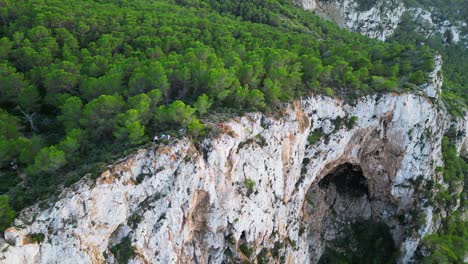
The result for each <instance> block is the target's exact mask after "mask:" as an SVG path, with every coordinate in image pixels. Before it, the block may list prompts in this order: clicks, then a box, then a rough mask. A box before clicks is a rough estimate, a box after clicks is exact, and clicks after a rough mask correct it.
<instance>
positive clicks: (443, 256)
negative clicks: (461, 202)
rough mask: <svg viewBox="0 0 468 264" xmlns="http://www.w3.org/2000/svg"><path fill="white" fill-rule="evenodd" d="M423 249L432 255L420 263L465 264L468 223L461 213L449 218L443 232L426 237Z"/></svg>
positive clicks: (467, 244) (425, 257) (467, 247)
mask: <svg viewBox="0 0 468 264" xmlns="http://www.w3.org/2000/svg"><path fill="white" fill-rule="evenodd" d="M422 247H423V248H425V250H427V251H429V252H430V253H429V254H428V255H427V256H424V257H422V258H421V260H420V263H454V264H455V263H463V261H464V259H465V254H466V252H467V251H468V222H467V221H463V220H462V219H461V216H460V214H459V213H456V214H454V215H452V216H448V219H445V223H444V227H443V229H442V230H441V231H439V232H438V233H436V234H430V235H427V236H426V237H424V239H423V243H422Z"/></svg>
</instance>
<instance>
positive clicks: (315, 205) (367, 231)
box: [304, 163, 397, 263]
mask: <svg viewBox="0 0 468 264" xmlns="http://www.w3.org/2000/svg"><path fill="white" fill-rule="evenodd" d="M375 180H379V179H378V178H376V177H372V175H366V174H365V173H364V172H363V169H362V168H361V167H360V166H359V165H356V164H352V163H343V164H340V165H338V166H336V167H335V168H334V169H333V170H332V171H331V172H328V173H327V174H326V175H325V176H323V177H321V178H319V181H318V182H316V183H314V184H312V185H311V187H310V188H309V189H308V190H307V193H306V201H305V203H304V212H305V222H306V223H307V229H308V234H309V235H308V236H309V241H310V245H311V246H310V251H311V253H312V254H311V256H312V262H314V263H317V262H318V263H341V262H343V261H344V262H343V263H383V262H382V261H383V260H384V259H390V260H393V257H394V256H395V252H396V248H397V245H396V244H395V242H394V239H393V237H392V231H391V228H390V226H388V225H387V223H386V219H384V218H383V217H382V216H383V215H384V214H382V213H381V212H382V211H386V212H391V211H392V210H393V205H392V204H391V203H387V202H386V201H383V200H382V199H381V198H380V197H379V195H377V197H375V196H374V195H375V194H373V193H372V189H371V188H369V186H371V184H373V183H374V184H375V182H373V181H375ZM314 256H316V257H317V258H315V257H314Z"/></svg>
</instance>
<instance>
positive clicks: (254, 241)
mask: <svg viewBox="0 0 468 264" xmlns="http://www.w3.org/2000/svg"><path fill="white" fill-rule="evenodd" d="M353 116H355V117H357V120H356V119H355V118H353V120H354V121H355V124H351V123H352V122H350V120H351V119H352V117H353ZM449 125H450V122H449V120H448V115H447V113H446V112H445V111H444V110H443V109H442V108H441V107H440V106H438V105H436V104H434V103H433V100H429V99H427V98H426V97H422V96H417V95H410V94H405V95H394V94H388V95H379V96H369V97H364V98H361V99H359V100H358V101H356V102H355V104H354V105H349V104H345V103H344V102H343V101H341V100H339V99H333V98H329V97H321V96H316V97H310V98H307V99H304V100H301V101H297V102H296V103H294V104H292V105H291V106H290V107H289V108H287V109H286V110H285V111H284V113H282V117H281V118H278V119H273V118H268V117H265V116H263V115H260V114H249V115H247V116H245V117H242V118H237V119H234V120H232V121H230V122H228V123H226V124H225V125H224V128H223V130H224V133H222V134H221V135H220V136H219V138H216V139H207V140H205V141H204V142H203V143H202V144H201V146H199V147H198V148H197V147H195V146H194V145H193V144H192V143H190V141H189V140H186V139H180V140H176V141H173V142H172V143H170V144H169V145H155V146H154V147H150V148H147V149H142V150H140V151H138V152H137V153H136V154H135V155H133V156H130V157H128V158H126V159H125V160H123V161H121V162H119V163H117V164H115V165H112V166H109V169H108V170H107V171H106V172H104V173H103V174H102V175H101V176H100V177H99V178H98V179H97V181H96V182H94V181H92V180H88V179H86V178H85V179H83V180H81V181H80V182H79V183H77V184H75V185H74V186H73V187H72V188H69V189H66V190H65V191H64V192H63V194H62V195H61V196H60V197H58V199H56V200H55V201H50V202H49V204H48V206H46V209H39V207H33V208H30V209H28V210H25V211H23V212H22V214H21V216H20V217H18V218H17V219H16V221H15V227H12V228H10V229H8V230H7V231H6V233H5V239H6V241H8V243H6V242H5V241H4V242H0V243H1V245H0V263H5V264H15V263H104V262H108V263H113V262H115V258H114V256H113V253H112V252H111V248H112V247H114V246H116V245H119V243H121V241H123V239H124V238H129V239H130V241H131V246H132V247H133V250H134V252H135V254H134V256H133V257H132V259H131V263H222V262H223V261H228V262H229V261H237V260H242V259H244V260H245V259H251V260H253V259H255V258H256V257H257V258H264V259H267V260H268V261H273V260H278V259H283V260H284V261H286V262H287V263H307V262H313V261H314V260H317V259H318V258H319V257H320V255H321V254H322V252H323V245H324V243H325V242H326V239H328V238H330V239H331V238H332V237H333V236H334V234H333V229H330V230H327V229H326V228H324V227H323V226H322V224H323V223H327V222H326V221H327V218H326V217H325V216H326V215H327V213H328V212H329V210H330V204H332V208H335V211H338V212H344V214H348V216H352V217H356V216H359V217H363V218H369V219H371V218H378V219H381V220H382V221H384V222H385V223H387V224H388V225H392V226H395V228H394V229H393V231H392V232H393V233H392V236H393V237H394V238H395V243H396V244H397V245H398V246H399V247H400V250H401V252H402V255H401V261H403V262H407V261H408V260H409V259H411V256H412V254H413V252H414V250H415V249H416V247H417V245H418V243H419V240H420V238H421V236H423V235H424V234H426V233H428V232H432V231H433V230H434V229H435V228H436V227H437V225H438V222H437V221H435V220H433V218H432V217H431V216H430V215H429V216H428V217H426V220H425V221H424V222H423V223H421V226H419V227H418V230H417V232H405V230H404V229H405V228H404V227H401V226H399V225H398V223H396V222H395V221H394V216H395V215H397V214H403V215H404V214H407V212H408V210H409V209H410V208H414V206H415V205H414V199H415V196H414V193H415V188H414V186H413V185H412V183H411V182H412V180H414V179H415V178H417V177H423V178H426V179H432V180H434V181H436V182H440V181H441V179H440V178H441V177H440V175H439V174H437V173H436V172H435V168H436V167H437V166H441V165H442V160H441V138H442V136H443V133H444V131H445V130H446V129H447V128H448V126H449ZM466 126H467V125H466V122H464V121H463V120H460V121H459V123H458V124H457V129H458V130H459V131H460V133H459V134H460V135H463V136H461V137H460V139H459V145H463V144H461V143H460V142H466V137H465V136H464V135H465V134H466V133H465V132H466V129H467V127H466ZM318 130H321V131H322V133H323V136H322V137H321V138H320V139H318V140H316V141H314V142H313V143H309V141H308V137H309V135H310V134H311V133H313V132H314V131H318ZM465 146H466V145H465ZM460 151H461V152H463V151H465V152H466V150H464V147H460ZM343 164H351V166H357V167H356V168H357V169H356V170H362V175H363V177H364V178H365V179H364V182H365V186H366V188H367V192H365V193H364V194H362V192H361V193H358V195H356V196H353V197H354V198H353V199H351V200H349V201H347V200H346V199H344V198H343V197H346V195H348V194H346V193H345V194H340V195H339V193H340V190H342V187H336V183H333V184H331V183H329V184H328V186H327V188H325V189H326V190H327V191H326V192H325V193H326V195H324V196H321V197H318V198H313V199H312V200H313V201H312V203H313V204H314V207H313V208H312V209H311V208H307V204H308V203H309V202H308V201H307V197H309V196H310V194H311V192H312V190H314V188H315V189H317V188H318V190H319V191H324V190H325V189H320V184H319V182H320V181H321V180H323V179H324V178H325V177H326V176H327V175H329V174H330V173H333V171H336V170H337V168H340V166H348V165H343ZM252 183H253V184H252ZM317 186H318V187H317ZM323 186H324V185H323ZM333 186H335V187H333ZM333 188H335V190H333ZM340 188H341V189H340ZM358 189H359V188H358ZM341 192H342V191H341ZM361 194H362V195H361ZM343 195H345V196H343ZM322 200H325V202H323V203H322V202H321V201H322ZM330 200H333V201H334V202H333V201H330ZM315 206H317V207H315ZM343 207H349V208H353V209H352V210H350V211H349V210H348V211H347V210H345V209H343ZM320 208H323V210H322V209H320ZM423 209H424V208H423ZM426 209H427V210H428V212H430V211H431V208H426ZM311 210H312V211H311ZM327 210H328V211H327ZM328 219H330V218H328ZM319 220H320V221H319ZM322 220H324V221H325V222H323V221H322ZM311 221H316V222H318V224H316V225H315V226H313V225H312V224H311ZM305 226H310V227H311V228H310V229H309V230H306V228H305ZM314 228H315V229H314ZM313 230H316V232H315V231H314V232H312V231H313ZM38 233H40V234H44V235H45V238H44V241H42V242H41V243H31V242H29V241H30V240H28V236H29V235H31V234H38ZM318 234H320V235H318ZM322 234H323V235H322Z"/></svg>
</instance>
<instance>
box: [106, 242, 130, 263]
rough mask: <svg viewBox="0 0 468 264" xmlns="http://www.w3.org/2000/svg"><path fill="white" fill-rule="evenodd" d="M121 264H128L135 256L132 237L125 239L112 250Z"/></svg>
mask: <svg viewBox="0 0 468 264" xmlns="http://www.w3.org/2000/svg"><path fill="white" fill-rule="evenodd" d="M110 251H111V252H112V254H113V255H114V257H115V260H116V261H117V263H119V264H127V263H128V261H129V260H130V259H131V258H133V257H134V256H135V249H134V248H133V247H132V242H131V241H130V237H125V238H124V239H122V241H121V242H120V243H119V244H117V245H115V246H113V247H112V248H111V250H110Z"/></svg>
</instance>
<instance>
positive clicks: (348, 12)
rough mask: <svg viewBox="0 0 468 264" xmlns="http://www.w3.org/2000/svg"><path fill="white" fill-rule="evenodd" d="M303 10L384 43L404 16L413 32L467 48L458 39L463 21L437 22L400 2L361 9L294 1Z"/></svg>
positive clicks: (344, 3)
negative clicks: (406, 14)
mask: <svg viewBox="0 0 468 264" xmlns="http://www.w3.org/2000/svg"><path fill="white" fill-rule="evenodd" d="M294 2H295V3H296V4H298V5H299V6H302V7H303V8H304V9H305V10H311V11H313V10H315V11H317V12H318V13H319V14H321V15H323V16H325V17H328V18H330V19H332V20H333V21H335V22H336V23H337V24H338V25H339V26H341V27H344V28H347V29H350V30H352V31H355V32H359V33H361V34H363V35H366V36H368V37H371V38H376V39H379V40H382V41H385V40H386V39H387V38H388V37H390V36H392V35H393V33H394V32H395V30H396V29H397V27H398V25H399V24H400V22H401V20H402V17H403V15H404V14H405V13H408V14H409V15H410V17H411V20H412V21H413V22H414V23H415V24H416V25H417V27H416V30H417V32H419V33H421V34H423V35H425V36H427V37H431V36H433V35H435V34H440V35H441V36H442V37H443V39H444V40H445V41H446V42H448V43H454V44H456V43H458V42H459V41H460V40H463V41H464V43H465V45H468V44H467V43H468V35H466V34H465V35H462V33H461V32H463V28H466V26H467V24H466V22H465V21H448V20H441V19H440V18H439V17H440V14H438V13H436V12H434V10H425V9H422V8H407V7H405V6H404V4H403V1H401V0H391V1H388V0H386V1H384V0H377V1H372V3H369V6H365V5H366V4H365V3H364V4H363V5H364V6H363V5H361V4H360V3H361V2H362V1H361V2H360V1H357V0H327V1H317V0H294Z"/></svg>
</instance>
